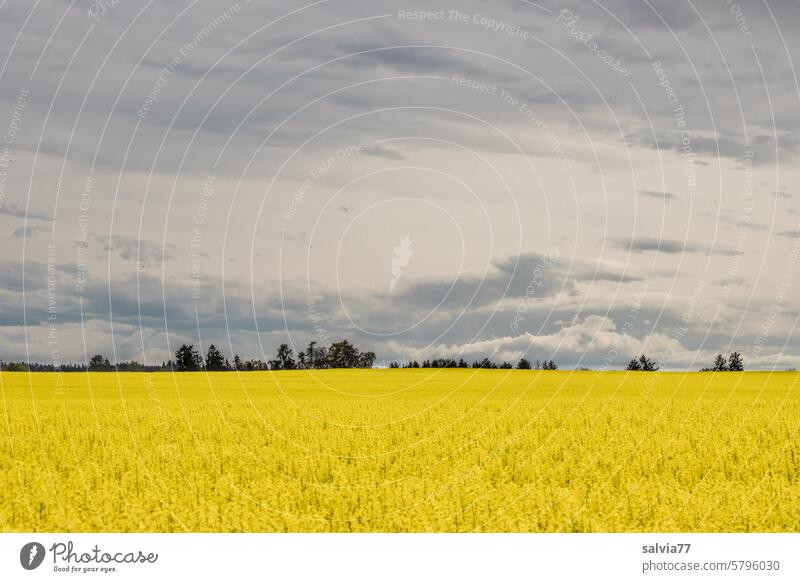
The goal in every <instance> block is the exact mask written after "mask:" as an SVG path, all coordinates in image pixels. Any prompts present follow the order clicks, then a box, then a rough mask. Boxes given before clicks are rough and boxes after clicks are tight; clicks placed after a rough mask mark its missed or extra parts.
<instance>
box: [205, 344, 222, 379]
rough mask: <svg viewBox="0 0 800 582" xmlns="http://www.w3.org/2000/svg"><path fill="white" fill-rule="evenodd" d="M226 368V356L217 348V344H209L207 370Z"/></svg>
mask: <svg viewBox="0 0 800 582" xmlns="http://www.w3.org/2000/svg"><path fill="white" fill-rule="evenodd" d="M225 369H227V366H226V365H225V356H223V355H222V352H220V351H219V350H218V349H217V346H215V345H214V344H211V345H210V346H208V351H207V352H206V370H208V371H209V372H219V371H221V370H225Z"/></svg>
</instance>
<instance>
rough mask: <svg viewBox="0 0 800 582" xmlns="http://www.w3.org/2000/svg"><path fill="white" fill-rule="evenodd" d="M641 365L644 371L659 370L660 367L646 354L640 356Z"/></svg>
mask: <svg viewBox="0 0 800 582" xmlns="http://www.w3.org/2000/svg"><path fill="white" fill-rule="evenodd" d="M639 366H641V369H642V372H657V371H658V367H659V366H658V364H656V363H655V361H653V360H651V359H650V358H648V357H647V356H645V355H644V354H642V355H641V356H639Z"/></svg>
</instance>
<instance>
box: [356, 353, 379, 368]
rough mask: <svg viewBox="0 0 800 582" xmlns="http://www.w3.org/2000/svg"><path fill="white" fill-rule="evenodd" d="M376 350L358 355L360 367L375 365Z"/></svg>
mask: <svg viewBox="0 0 800 582" xmlns="http://www.w3.org/2000/svg"><path fill="white" fill-rule="evenodd" d="M376 357H377V356H375V352H361V353H360V354H359V355H358V367H359V368H371V367H372V366H373V365H375V358H376Z"/></svg>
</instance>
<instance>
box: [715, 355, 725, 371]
mask: <svg viewBox="0 0 800 582" xmlns="http://www.w3.org/2000/svg"><path fill="white" fill-rule="evenodd" d="M711 371H712V372H727V371H728V361H727V360H726V359H725V356H723V355H722V354H717V357H716V358H714V366H713V367H712V368H711Z"/></svg>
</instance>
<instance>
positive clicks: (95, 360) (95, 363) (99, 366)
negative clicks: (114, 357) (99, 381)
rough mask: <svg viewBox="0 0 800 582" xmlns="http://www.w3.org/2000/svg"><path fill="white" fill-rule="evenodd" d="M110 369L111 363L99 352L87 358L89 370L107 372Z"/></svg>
mask: <svg viewBox="0 0 800 582" xmlns="http://www.w3.org/2000/svg"><path fill="white" fill-rule="evenodd" d="M110 369H111V363H110V362H109V361H108V358H104V357H103V356H102V355H101V354H96V355H94V356H92V359H90V360H89V371H90V372H107V371H109V370H110Z"/></svg>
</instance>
